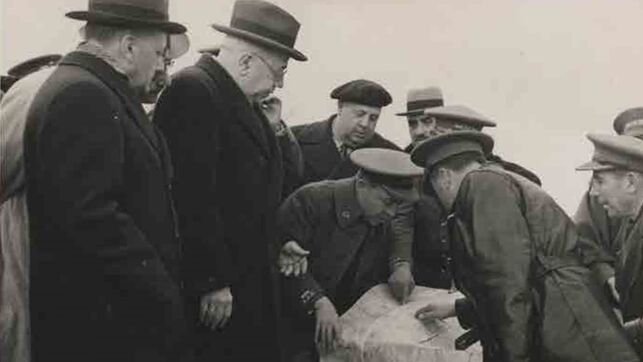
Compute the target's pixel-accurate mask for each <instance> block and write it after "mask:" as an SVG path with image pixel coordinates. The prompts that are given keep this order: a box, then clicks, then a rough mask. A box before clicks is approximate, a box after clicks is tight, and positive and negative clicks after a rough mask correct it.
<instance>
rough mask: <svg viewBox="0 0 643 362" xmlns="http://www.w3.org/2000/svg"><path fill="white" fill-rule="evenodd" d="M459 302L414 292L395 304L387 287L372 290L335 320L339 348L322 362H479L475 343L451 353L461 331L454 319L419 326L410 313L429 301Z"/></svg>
mask: <svg viewBox="0 0 643 362" xmlns="http://www.w3.org/2000/svg"><path fill="white" fill-rule="evenodd" d="M459 297H462V295H461V294H459V293H450V292H449V291H447V290H439V289H431V288H426V287H420V286H418V287H416V288H415V290H414V291H413V294H412V295H411V298H410V299H409V301H408V302H407V303H406V304H404V305H400V304H399V303H398V302H397V301H396V300H395V299H394V298H393V297H392V296H391V294H390V293H389V290H388V286H387V285H385V284H380V285H378V286H375V287H373V288H372V289H371V290H369V291H368V292H367V293H366V294H364V295H363V296H362V297H361V298H360V299H359V300H358V301H357V303H355V305H353V307H351V309H350V310H348V311H347V312H346V313H344V314H343V315H342V316H341V317H340V323H341V326H342V334H341V341H342V342H341V344H342V346H341V347H340V348H339V349H338V350H336V351H335V352H334V353H333V354H331V355H326V356H322V358H321V361H322V362H385V361H386V362H397V361H399V362H416V361H417V362H420V361H421V362H481V361H482V349H481V347H480V344H479V343H477V344H475V345H473V346H471V347H469V348H468V349H467V350H465V351H457V350H456V349H455V347H454V341H455V339H456V338H457V337H459V336H460V335H462V334H463V333H464V332H465V330H463V329H462V328H461V327H460V325H459V324H458V321H457V319H456V318H449V319H446V320H443V321H442V320H431V321H427V322H421V321H419V320H418V319H416V318H415V312H416V311H417V310H418V309H420V308H422V307H424V306H426V304H427V303H428V302H429V301H431V300H436V299H437V300H445V301H446V300H454V299H457V298H459Z"/></svg>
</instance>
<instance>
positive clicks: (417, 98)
mask: <svg viewBox="0 0 643 362" xmlns="http://www.w3.org/2000/svg"><path fill="white" fill-rule="evenodd" d="M443 105H444V98H443V97H442V91H441V90H440V88H438V87H426V88H416V89H411V90H409V92H408V93H407V95H406V112H400V113H395V115H396V116H417V115H421V114H422V112H423V111H424V110H425V109H427V108H433V107H441V106H443Z"/></svg>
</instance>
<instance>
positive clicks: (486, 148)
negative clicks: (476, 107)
mask: <svg viewBox="0 0 643 362" xmlns="http://www.w3.org/2000/svg"><path fill="white" fill-rule="evenodd" d="M462 135H466V137H467V138H468V139H469V140H473V141H475V142H477V143H479V144H480V145H481V146H482V152H483V154H484V156H487V155H489V154H491V151H493V146H494V141H493V138H491V136H489V135H488V134H486V133H482V132H477V131H456V132H451V133H446V134H443V135H440V136H436V137H433V138H429V139H426V140H424V141H422V142H420V143H419V144H418V145H417V146H415V147H414V148H413V151H411V161H413V163H414V164H416V165H417V166H419V167H426V162H427V158H428V155H429V153H430V152H433V151H434V150H435V148H436V147H439V145H441V144H444V143H448V142H450V141H451V140H452V139H454V138H459V137H462ZM436 138H439V139H436ZM465 152H466V151H465ZM451 156H455V154H453V155H451ZM449 157H450V156H449Z"/></svg>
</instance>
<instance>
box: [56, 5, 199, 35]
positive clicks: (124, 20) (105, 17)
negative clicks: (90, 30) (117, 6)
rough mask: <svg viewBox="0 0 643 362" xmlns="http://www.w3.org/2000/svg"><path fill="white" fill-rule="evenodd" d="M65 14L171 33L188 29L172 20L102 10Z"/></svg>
mask: <svg viewBox="0 0 643 362" xmlns="http://www.w3.org/2000/svg"><path fill="white" fill-rule="evenodd" d="M65 16H66V17H68V18H71V19H74V20H83V21H87V22H90V23H97V24H105V25H113V26H131V27H140V28H154V29H159V30H163V31H165V32H167V33H170V34H182V33H185V32H186V31H187V28H186V27H185V26H183V25H181V24H179V23H175V22H171V21H153V20H141V19H137V18H132V17H126V16H118V15H114V14H109V13H105V12H101V11H70V12H68V13H67V14H65Z"/></svg>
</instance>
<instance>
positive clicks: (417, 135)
mask: <svg viewBox="0 0 643 362" xmlns="http://www.w3.org/2000/svg"><path fill="white" fill-rule="evenodd" d="M443 105H444V98H443V97H442V90H440V88H438V87H425V88H414V89H411V90H409V92H408V93H407V95H406V111H405V112H399V113H396V114H395V115H396V116H402V117H406V119H407V121H408V125H409V135H410V136H411V143H410V144H409V145H408V146H406V148H405V149H404V152H408V153H411V151H412V150H413V147H415V146H416V145H417V144H418V143H420V142H421V141H424V140H425V139H427V138H429V136H431V130H432V129H433V127H432V122H431V117H429V116H426V115H424V110H425V109H427V108H432V107H441V106H443Z"/></svg>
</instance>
